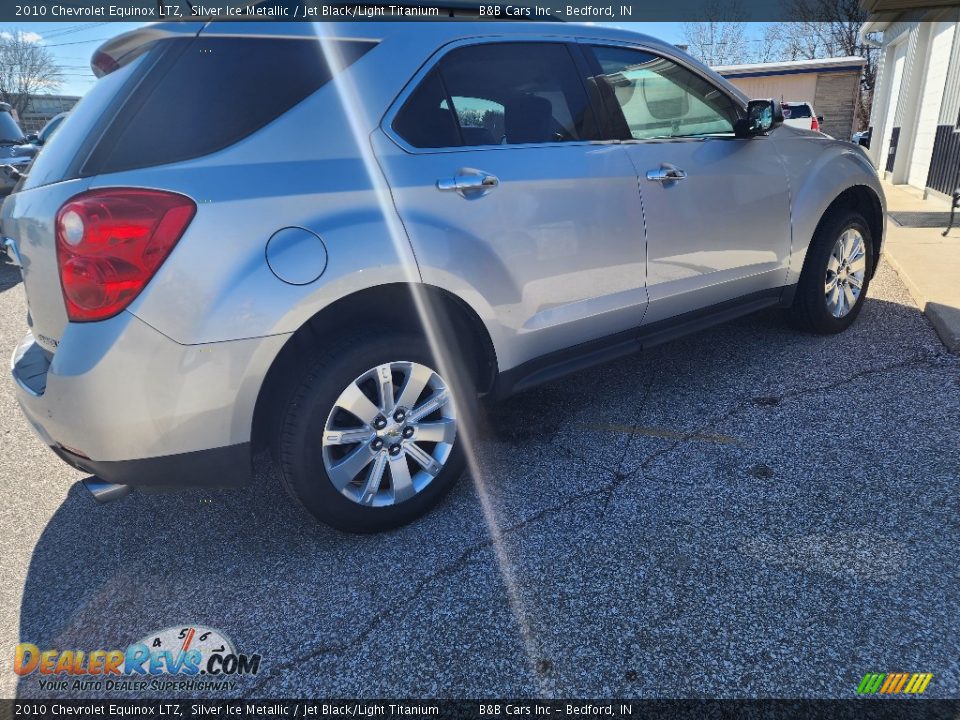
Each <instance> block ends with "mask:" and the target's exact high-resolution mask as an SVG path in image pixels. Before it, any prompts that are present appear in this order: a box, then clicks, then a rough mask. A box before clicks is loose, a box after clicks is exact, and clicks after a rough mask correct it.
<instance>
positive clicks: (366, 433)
mask: <svg viewBox="0 0 960 720" xmlns="http://www.w3.org/2000/svg"><path fill="white" fill-rule="evenodd" d="M373 437H374V434H373V431H372V430H371V429H370V428H360V429H359V430H327V431H326V432H324V433H323V444H324V445H354V444H356V443H362V442H369V441H370V440H373Z"/></svg>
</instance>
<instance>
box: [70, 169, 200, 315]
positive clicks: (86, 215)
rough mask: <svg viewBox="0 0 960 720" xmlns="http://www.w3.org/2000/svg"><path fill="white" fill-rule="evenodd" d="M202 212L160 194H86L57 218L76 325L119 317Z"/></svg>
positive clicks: (132, 191)
mask: <svg viewBox="0 0 960 720" xmlns="http://www.w3.org/2000/svg"><path fill="white" fill-rule="evenodd" d="M196 210H197V206H196V205H195V204H194V202H193V200H191V199H190V198H188V197H184V196H183V195H177V194H176V193H171V192H162V191H160V190H138V189H131V188H111V189H105V190H91V191H89V192H85V193H81V194H80V195H77V196H75V197H73V198H71V199H70V200H68V201H67V203H66V204H65V205H64V206H63V207H62V208H60V211H59V212H58V213H57V266H58V267H59V269H60V285H61V286H62V288H63V299H64V301H65V303H66V306H67V317H68V318H69V319H70V320H72V321H74V322H89V321H92V320H105V319H107V318H110V317H113V316H114V315H116V314H117V313H119V312H120V311H121V310H123V309H124V308H125V307H127V305H129V304H130V303H131V302H133V299H134V298H135V297H137V295H139V294H140V291H141V290H143V288H144V287H146V285H147V283H148V282H150V278H151V277H153V274H154V273H155V272H156V271H157V268H159V267H160V265H161V264H162V263H163V261H164V260H165V259H166V258H167V255H169V254H170V251H171V250H172V249H173V246H174V245H176V244H177V241H178V240H179V239H180V237H181V236H182V235H183V231H184V230H186V229H187V225H189V224H190V221H191V220H192V219H193V215H194V213H195V212H196Z"/></svg>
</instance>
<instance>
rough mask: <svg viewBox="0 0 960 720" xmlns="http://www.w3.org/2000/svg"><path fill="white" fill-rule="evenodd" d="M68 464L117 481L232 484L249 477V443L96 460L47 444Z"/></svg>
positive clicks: (168, 484) (164, 484)
mask: <svg viewBox="0 0 960 720" xmlns="http://www.w3.org/2000/svg"><path fill="white" fill-rule="evenodd" d="M50 449H51V450H53V452H55V453H56V454H57V456H58V457H59V458H60V459H61V460H63V461H64V462H65V463H67V465H70V466H72V467H75V468H76V469H77V470H80V471H82V472H86V473H90V474H91V475H96V476H97V477H99V478H101V479H102V480H106V481H107V482H110V483H115V484H117V485H131V486H137V487H143V486H152V487H180V486H190V487H233V486H238V485H243V484H245V483H246V482H248V481H249V480H250V443H240V444H237V445H228V446H227V447H220V448H213V449H212V450H197V451H194V452H188V453H181V454H179V455H164V456H162V457H152V458H143V459H141V460H111V461H96V460H90V459H88V458H85V457H81V456H79V455H75V454H73V453H72V452H70V451H69V450H66V449H65V448H63V447H62V446H56V445H54V446H51V448H50Z"/></svg>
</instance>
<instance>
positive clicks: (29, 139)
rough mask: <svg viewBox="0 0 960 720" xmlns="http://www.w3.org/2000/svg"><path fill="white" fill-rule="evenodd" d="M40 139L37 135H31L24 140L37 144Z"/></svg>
mask: <svg viewBox="0 0 960 720" xmlns="http://www.w3.org/2000/svg"><path fill="white" fill-rule="evenodd" d="M39 139H40V136H39V135H37V134H36V133H30V134H29V135H27V136H26V137H25V138H24V140H26V141H27V142H28V143H36V142H37V140H39Z"/></svg>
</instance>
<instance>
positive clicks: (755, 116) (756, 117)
mask: <svg viewBox="0 0 960 720" xmlns="http://www.w3.org/2000/svg"><path fill="white" fill-rule="evenodd" d="M781 125H783V108H782V107H780V101H779V100H774V99H773V98H771V99H769V100H751V101H750V102H749V103H747V116H746V117H743V118H740V119H739V120H737V122H736V123H735V124H734V127H733V130H734V133H735V134H736V136H737V137H740V138H746V137H752V136H753V135H763V134H765V133H768V132H770V131H771V130H774V129H776V128H778V127H780V126H781Z"/></svg>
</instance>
